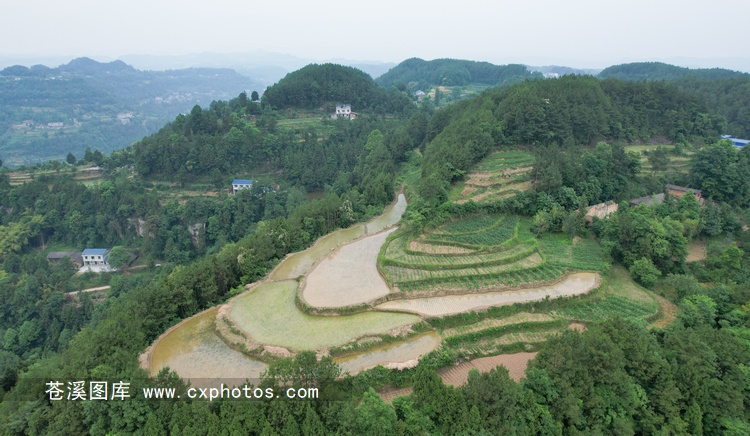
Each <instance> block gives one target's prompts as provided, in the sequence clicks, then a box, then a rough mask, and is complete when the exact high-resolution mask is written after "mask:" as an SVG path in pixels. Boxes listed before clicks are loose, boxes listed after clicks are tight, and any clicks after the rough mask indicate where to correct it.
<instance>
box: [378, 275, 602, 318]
mask: <svg viewBox="0 0 750 436" xmlns="http://www.w3.org/2000/svg"><path fill="white" fill-rule="evenodd" d="M598 278H599V275H598V274H596V273H575V274H571V275H569V276H568V277H566V278H565V279H564V280H562V281H561V282H559V283H556V284H554V285H550V286H544V287H539V288H529V289H522V290H518V291H505V292H488V293H486V294H468V295H448V296H445V297H430V298H415V299H410V300H398V301H389V302H387V303H383V304H380V305H378V306H377V308H378V309H384V310H400V311H404V312H412V313H418V314H421V315H425V316H444V315H451V314H454V313H461V312H467V311H469V310H475V309H480V308H484V307H490V306H505V305H510V304H515V303H527V302H530V301H538V300H543V299H544V298H545V297H547V296H549V297H550V298H558V297H571V296H574V295H581V294H585V293H586V292H588V291H590V290H592V289H594V288H595V287H596V286H597V284H598V282H599V280H598Z"/></svg>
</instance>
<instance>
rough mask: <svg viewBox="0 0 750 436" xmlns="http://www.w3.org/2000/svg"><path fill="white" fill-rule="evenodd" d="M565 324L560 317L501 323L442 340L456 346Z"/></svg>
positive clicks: (560, 326) (559, 326)
mask: <svg viewBox="0 0 750 436" xmlns="http://www.w3.org/2000/svg"><path fill="white" fill-rule="evenodd" d="M565 325H567V321H565V320H560V319H558V320H552V321H541V322H533V321H530V322H521V323H518V324H508V325H503V326H498V327H490V328H486V329H484V330H479V331H475V332H470V333H464V334H462V335H457V336H451V337H449V338H445V339H443V341H444V342H445V343H446V344H448V345H452V346H456V345H458V344H462V345H465V344H472V343H476V342H479V341H481V340H483V339H487V338H493V337H498V336H502V335H506V334H508V333H517V332H520V331H523V332H538V331H541V330H549V329H553V328H562V327H564V326H565Z"/></svg>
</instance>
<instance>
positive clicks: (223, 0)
mask: <svg viewBox="0 0 750 436" xmlns="http://www.w3.org/2000/svg"><path fill="white" fill-rule="evenodd" d="M3 3H4V4H3V6H2V9H1V10H2V13H0V55H14V56H16V55H70V56H71V57H77V56H106V57H111V58H117V57H119V56H123V55H131V54H190V53H200V52H219V53H228V52H249V51H254V50H258V49H261V50H267V51H271V52H280V53H287V54H291V55H295V56H299V57H304V58H313V59H317V60H325V59H333V58H346V59H359V60H380V61H389V62H400V61H402V60H404V59H406V58H409V57H421V58H423V59H434V58H439V57H452V58H460V59H473V60H485V61H489V62H492V63H496V64H505V63H511V62H521V63H528V64H534V65H543V64H560V63H564V64H566V65H570V66H576V67H593V68H601V67H605V66H608V65H612V64H617V63H622V62H629V61H639V60H664V61H670V60H675V59H676V58H711V59H714V60H715V62H714V63H715V64H716V65H715V66H722V67H727V68H735V69H746V68H747V67H740V66H739V65H740V64H742V63H743V60H744V63H745V64H748V65H750V44H748V41H750V28H749V27H748V25H747V24H746V19H747V17H748V16H750V0H712V1H700V2H699V1H695V0H627V1H624V0H614V1H607V0H567V1H563V0H536V1H523V0H516V1H512V2H511V1H507V0H495V1H491V0H482V1H479V0H451V1H446V0H432V1H423V0H417V1H412V0H379V1H349V2H347V1H330V0H319V1H311V0H275V1H274V0H265V1H262V2H259V1H253V0H249V1H239V0H203V1H194V0H128V1H117V2H115V1H111V0H65V1H60V0H5V1H4V2H3ZM732 59H733V60H732ZM732 62H735V64H732ZM737 62H739V63H737ZM683 63H684V62H683Z"/></svg>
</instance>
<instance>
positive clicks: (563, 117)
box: [423, 76, 723, 198]
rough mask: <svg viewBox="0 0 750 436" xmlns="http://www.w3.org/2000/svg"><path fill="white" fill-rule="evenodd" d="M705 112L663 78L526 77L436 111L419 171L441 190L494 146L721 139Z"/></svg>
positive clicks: (713, 120) (718, 123) (719, 123)
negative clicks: (661, 79) (508, 85)
mask: <svg viewBox="0 0 750 436" xmlns="http://www.w3.org/2000/svg"><path fill="white" fill-rule="evenodd" d="M709 113H710V112H709V111H708V109H707V108H706V106H705V105H704V104H702V103H701V101H700V99H698V98H696V97H695V96H693V95H691V94H689V93H687V92H685V91H682V90H680V89H679V88H678V87H677V86H675V85H671V84H667V83H664V82H645V83H636V82H624V81H619V80H615V79H609V80H604V81H602V80H597V79H596V78H594V77H591V76H564V77H562V78H560V79H558V80H535V81H526V82H523V83H520V84H517V85H514V86H512V87H510V88H507V89H504V90H500V89H494V90H491V91H488V92H485V93H483V94H481V95H480V96H478V97H476V98H472V99H469V100H465V101H462V102H459V103H456V104H454V105H452V106H449V107H447V108H445V109H442V110H440V111H439V112H438V113H437V114H436V115H435V116H434V117H433V118H432V120H431V122H430V126H429V128H428V136H427V141H428V142H427V146H426V150H425V153H424V167H423V175H425V176H426V177H427V178H428V179H431V180H432V182H433V183H432V185H433V186H432V187H433V188H436V189H439V186H440V185H435V183H439V184H442V183H445V182H446V181H453V180H455V179H457V178H458V177H460V176H461V175H462V174H463V172H465V171H466V170H467V169H468V168H469V167H470V166H471V165H472V164H473V163H475V162H476V161H477V160H478V159H480V158H482V157H483V156H484V155H485V154H486V153H487V152H488V151H489V150H490V149H491V148H492V147H494V146H497V145H514V144H529V145H534V146H548V145H557V146H563V147H572V146H576V145H590V144H593V143H596V142H597V141H600V140H602V139H614V140H621V141H627V142H632V141H639V140H640V141H647V140H649V139H650V138H653V137H666V138H669V139H671V140H674V141H685V140H686V139H688V138H691V137H698V136H711V135H714V136H718V134H719V131H720V130H721V128H722V122H723V119H722V118H721V117H716V116H712V115H709ZM434 194H435V193H433V196H434ZM428 197H429V196H428ZM436 198H439V196H437V197H436Z"/></svg>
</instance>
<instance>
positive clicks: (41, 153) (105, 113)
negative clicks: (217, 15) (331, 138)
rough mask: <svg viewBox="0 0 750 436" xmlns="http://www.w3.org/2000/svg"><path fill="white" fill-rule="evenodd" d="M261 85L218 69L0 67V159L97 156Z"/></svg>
mask: <svg viewBox="0 0 750 436" xmlns="http://www.w3.org/2000/svg"><path fill="white" fill-rule="evenodd" d="M261 86H262V84H260V83H258V82H257V81H254V80H252V79H250V78H248V77H245V76H242V75H240V74H239V73H237V72H235V71H233V70H230V69H226V68H222V69H218V68H188V69H182V70H169V71H140V70H137V69H136V68H134V67H132V66H130V65H128V64H126V63H125V62H123V61H120V60H116V61H112V62H106V63H104V62H97V61H95V60H93V59H90V58H85V57H84V58H77V59H73V60H72V61H70V62H69V63H67V64H64V65H61V66H59V67H56V68H49V67H46V66H44V65H34V66H31V67H24V66H20V65H14V66H10V67H7V68H4V69H3V70H0V159H3V161H4V162H5V163H6V165H13V166H15V165H21V164H30V163H36V162H40V161H46V160H49V159H63V158H65V156H66V155H67V153H68V152H72V153H73V154H74V156H77V157H81V156H82V155H83V152H84V151H85V150H86V148H91V149H92V150H93V149H98V150H100V151H102V152H104V153H107V152H110V151H113V150H116V149H119V148H122V147H125V146H127V145H129V144H131V143H132V142H134V141H136V140H138V139H140V138H142V137H143V136H145V135H148V134H150V133H153V132H155V131H156V130H158V129H159V128H161V127H162V126H163V125H164V124H165V123H167V122H169V121H171V120H173V119H174V117H175V116H176V115H178V114H179V113H184V112H188V111H190V109H191V108H192V107H193V106H195V105H196V104H201V105H204V106H205V105H208V104H209V103H210V102H211V101H214V100H228V99H230V98H232V97H236V96H237V95H239V94H240V93H241V92H243V91H245V90H248V91H251V90H259V91H260V90H262V88H261Z"/></svg>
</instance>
